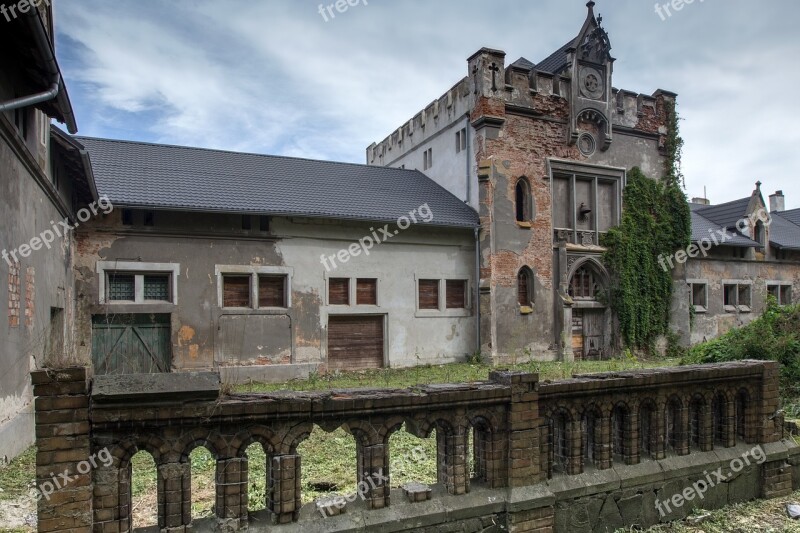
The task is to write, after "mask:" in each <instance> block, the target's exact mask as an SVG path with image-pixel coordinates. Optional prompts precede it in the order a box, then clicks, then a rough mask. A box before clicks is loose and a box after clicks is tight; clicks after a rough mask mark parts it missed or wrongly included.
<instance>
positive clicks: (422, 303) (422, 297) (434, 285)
mask: <svg viewBox="0 0 800 533" xmlns="http://www.w3.org/2000/svg"><path fill="white" fill-rule="evenodd" d="M419 308H420V309H439V280H438V279H421V280H419Z"/></svg>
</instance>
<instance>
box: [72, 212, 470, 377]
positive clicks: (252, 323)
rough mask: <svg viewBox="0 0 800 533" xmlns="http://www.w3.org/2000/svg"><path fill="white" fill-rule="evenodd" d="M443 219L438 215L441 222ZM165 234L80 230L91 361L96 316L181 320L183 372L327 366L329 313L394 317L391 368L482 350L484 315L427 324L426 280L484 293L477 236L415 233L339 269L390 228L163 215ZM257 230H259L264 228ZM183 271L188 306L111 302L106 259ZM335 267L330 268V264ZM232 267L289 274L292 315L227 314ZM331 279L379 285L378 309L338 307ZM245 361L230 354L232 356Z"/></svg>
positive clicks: (81, 289) (83, 327)
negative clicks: (421, 284)
mask: <svg viewBox="0 0 800 533" xmlns="http://www.w3.org/2000/svg"><path fill="white" fill-rule="evenodd" d="M434 215H435V214H434ZM155 217H156V218H155V226H154V227H153V228H144V227H140V226H138V224H137V225H135V226H134V227H123V226H121V220H120V213H118V212H115V213H112V214H111V215H110V216H109V217H108V218H107V219H105V220H103V221H101V222H99V223H96V224H93V225H92V226H91V228H90V229H87V230H82V231H81V232H80V233H79V234H78V258H77V271H78V282H77V286H78V293H79V310H78V318H79V320H78V324H79V325H78V327H77V341H78V342H77V344H78V345H79V352H80V354H81V356H82V357H83V358H84V359H86V360H90V359H91V343H92V339H91V336H92V332H91V319H92V315H98V314H106V313H109V312H120V313H141V312H144V313H170V314H171V331H172V350H173V364H172V366H173V370H192V369H201V368H203V369H207V368H212V367H215V366H217V365H219V364H221V363H222V364H226V365H279V364H280V365H285V364H297V365H299V364H308V363H311V364H319V363H324V362H325V360H326V357H327V348H326V347H327V332H326V328H327V322H328V316H329V315H334V314H337V315H340V314H369V315H386V316H387V317H388V320H387V326H386V331H385V336H386V347H387V351H386V353H387V354H388V364H389V365H390V366H407V365H414V364H420V363H422V364H425V363H444V362H451V361H455V360H458V359H462V358H463V357H464V356H465V355H466V354H468V353H471V352H473V351H474V350H475V318H474V317H473V314H472V312H471V311H465V312H463V313H462V314H461V315H462V316H450V314H448V313H442V316H436V317H418V316H417V312H416V277H415V276H419V277H423V278H430V277H441V278H444V277H451V278H452V277H461V278H462V279H466V280H469V283H470V286H471V287H474V285H473V283H474V273H473V270H474V267H473V265H474V238H473V235H472V230H471V229H467V230H453V229H446V228H425V229H420V228H416V227H413V226H412V227H411V228H409V229H407V230H405V231H403V232H401V233H400V234H398V235H396V236H394V237H392V239H391V240H389V241H387V242H385V243H383V244H379V245H377V246H375V247H374V248H373V249H372V250H370V253H369V255H368V256H367V255H363V254H362V255H360V256H358V257H352V258H351V259H350V260H349V261H347V262H346V263H345V264H338V263H339V262H338V260H337V266H336V268H333V269H331V270H330V271H327V270H326V268H325V266H323V264H322V262H321V256H322V255H323V254H324V255H326V256H333V255H336V254H337V252H339V250H342V249H346V248H348V247H349V246H350V245H351V244H352V243H354V242H356V241H358V239H360V238H362V237H365V236H367V235H370V234H371V228H377V227H382V226H383V225H382V224H368V223H359V222H350V223H345V222H333V221H325V220H317V219H302V218H292V219H288V218H279V217H275V218H272V219H271V221H270V231H269V233H268V234H257V232H255V231H252V232H250V233H247V232H242V231H241V230H239V229H238V228H240V227H241V225H240V224H241V217H240V216H235V215H214V214H179V213H167V212H163V213H162V212H157V213H156V215H155ZM253 227H254V228H255V229H258V220H257V219H255V220H254V224H253ZM115 260H119V261H135V262H147V263H178V264H180V273H179V275H178V278H177V287H178V305H172V304H155V305H149V304H127V305H120V304H100V303H99V302H100V298H99V294H98V286H99V275H98V274H97V272H96V270H97V269H96V265H97V262H98V261H115ZM329 264H330V262H329ZM220 265H227V266H239V267H279V268H282V269H284V270H285V271H286V272H287V273H288V274H289V276H290V277H291V306H290V308H289V309H288V310H287V311H285V312H284V311H269V312H266V311H265V312H261V311H232V310H223V309H221V308H220V306H219V302H218V283H217V276H216V272H217V271H219V270H224V269H223V268H222V267H221V266H220ZM329 277H348V278H352V282H351V283H355V279H356V278H377V279H378V298H379V301H378V306H355V305H353V306H350V307H343V306H329V305H328V303H327V279H328V278H329ZM234 348H235V351H237V352H238V353H239V355H240V356H237V357H230V353H231V350H234Z"/></svg>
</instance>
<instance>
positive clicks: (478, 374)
mask: <svg viewBox="0 0 800 533" xmlns="http://www.w3.org/2000/svg"><path fill="white" fill-rule="evenodd" d="M678 363H679V360H678V359H656V360H647V361H640V360H637V359H636V358H634V357H628V358H623V359H611V360H606V361H577V362H574V363H563V362H541V361H530V362H524V363H517V364H510V365H502V366H499V367H497V368H504V369H508V370H515V371H524V372H536V373H538V374H539V379H540V380H541V381H546V380H558V379H568V378H570V377H572V376H573V375H576V374H592V373H596V372H619V371H622V370H636V369H642V368H658V367H669V366H675V365H677V364H678ZM491 370H493V367H492V366H490V365H486V364H469V363H454V364H448V365H438V366H431V365H429V366H418V367H412V368H382V369H377V370H363V371H359V372H337V373H331V374H324V375H321V374H312V375H311V376H310V377H309V378H308V379H302V380H292V381H287V382H284V383H247V384H243V385H237V386H235V387H234V388H233V391H234V392H240V393H243V392H275V391H283V390H294V391H322V390H331V389H350V388H364V387H373V388H391V389H403V388H408V387H414V386H417V385H426V384H432V383H472V382H475V381H486V380H487V379H489V372H490V371H491Z"/></svg>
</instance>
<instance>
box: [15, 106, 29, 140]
mask: <svg viewBox="0 0 800 533" xmlns="http://www.w3.org/2000/svg"><path fill="white" fill-rule="evenodd" d="M14 127H16V128H17V132H19V134H20V135H21V136H22V138H23V139H26V140H27V139H28V108H27V107H22V108H17V109H15V110H14Z"/></svg>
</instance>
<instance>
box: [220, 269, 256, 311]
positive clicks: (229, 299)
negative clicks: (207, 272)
mask: <svg viewBox="0 0 800 533" xmlns="http://www.w3.org/2000/svg"><path fill="white" fill-rule="evenodd" d="M222 306H223V307H250V276H235V275H228V276H223V277H222Z"/></svg>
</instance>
